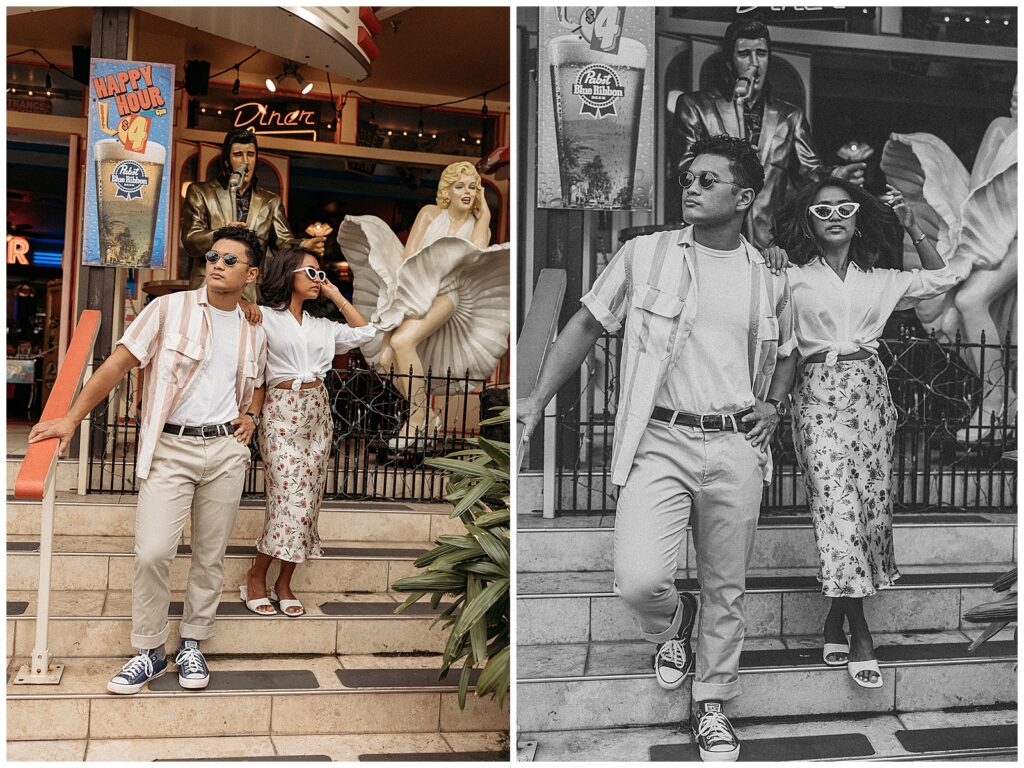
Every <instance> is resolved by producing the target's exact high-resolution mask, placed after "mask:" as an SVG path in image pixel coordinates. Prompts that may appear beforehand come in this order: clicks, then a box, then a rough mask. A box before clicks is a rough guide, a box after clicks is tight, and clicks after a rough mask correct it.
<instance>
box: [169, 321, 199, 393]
mask: <svg viewBox="0 0 1024 768" xmlns="http://www.w3.org/2000/svg"><path fill="white" fill-rule="evenodd" d="M205 357H206V349H205V347H203V346H202V345H201V344H199V343H198V342H195V341H193V340H192V339H190V338H188V337H187V336H184V335H182V334H180V333H178V332H177V331H168V332H166V333H165V334H164V349H163V353H162V355H161V360H160V377H161V378H163V379H166V380H167V381H171V382H174V384H175V385H177V386H179V387H183V386H185V384H186V382H187V381H188V378H189V376H190V375H191V374H192V372H193V371H194V370H195V369H196V368H198V367H199V366H200V365H201V364H202V362H203V360H204V359H205Z"/></svg>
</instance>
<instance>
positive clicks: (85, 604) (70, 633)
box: [7, 590, 447, 659]
mask: <svg viewBox="0 0 1024 768" xmlns="http://www.w3.org/2000/svg"><path fill="white" fill-rule="evenodd" d="M297 595H298V597H299V599H300V600H302V603H303V607H304V608H305V609H306V614H305V615H304V616H299V617H291V616H284V615H282V614H280V613H278V614H275V615H271V616H257V615H256V614H254V613H252V612H250V611H249V610H248V609H246V607H245V605H243V603H242V601H241V599H240V598H239V596H238V592H237V590H232V591H225V593H224V595H223V596H222V598H221V602H220V604H219V606H218V608H217V617H218V618H217V625H216V627H217V633H216V635H214V637H213V638H211V639H209V640H206V641H204V643H203V648H204V649H207V650H209V651H210V652H211V653H231V654H264V655H274V654H296V653H342V654H374V653H440V652H441V651H442V650H443V649H444V643H445V639H446V637H447V631H446V630H445V629H444V628H443V627H442V626H441V625H436V626H433V624H434V620H435V619H436V617H437V614H438V613H439V612H440V611H441V610H443V609H444V607H445V606H446V604H442V606H441V607H440V608H439V609H438V610H437V611H434V610H432V609H431V608H430V605H429V601H427V600H426V599H424V600H421V601H420V602H419V603H418V604H416V605H413V606H411V607H410V608H408V609H406V611H405V612H403V613H401V614H395V608H397V607H398V605H399V604H400V603H401V602H402V601H403V600H404V599H405V595H402V594H399V593H380V594H372V595H368V594H365V593H364V594H349V593H340V594H339V593H337V592H332V593H317V592H303V591H298V590H297ZM131 599H132V596H131V592H130V591H115V590H86V591H82V590H76V591H70V592H69V591H55V592H52V593H51V597H50V622H49V647H50V652H51V654H53V656H54V657H57V658H65V659H67V658H83V657H102V656H112V655H121V654H123V655H131V654H132V653H133V650H132V646H131V643H130V641H129V637H130V633H131ZM35 600H36V593H35V592H26V591H20V590H8V593H7V653H8V657H10V656H11V655H12V654H14V655H31V653H32V649H33V645H34V643H35V614H36V609H35V605H36V604H35ZM183 601H184V593H182V592H172V593H171V609H170V612H169V613H170V628H171V636H170V639H169V640H168V641H167V644H168V647H170V646H176V644H177V642H178V639H179V634H178V627H179V623H180V617H181V611H182V603H183Z"/></svg>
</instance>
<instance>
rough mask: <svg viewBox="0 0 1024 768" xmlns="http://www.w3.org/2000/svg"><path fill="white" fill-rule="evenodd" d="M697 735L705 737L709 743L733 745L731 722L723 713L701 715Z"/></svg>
mask: <svg viewBox="0 0 1024 768" xmlns="http://www.w3.org/2000/svg"><path fill="white" fill-rule="evenodd" d="M697 733H698V734H699V735H700V736H703V737H704V738H705V739H706V740H707V741H708V742H709V743H710V742H714V741H726V742H729V743H730V744H731V743H732V741H733V736H732V730H731V729H730V728H729V720H728V719H727V718H726V716H725V715H723V714H722V713H721V712H708V713H707V714H705V715H701V718H700V725H699V726H698V728H697Z"/></svg>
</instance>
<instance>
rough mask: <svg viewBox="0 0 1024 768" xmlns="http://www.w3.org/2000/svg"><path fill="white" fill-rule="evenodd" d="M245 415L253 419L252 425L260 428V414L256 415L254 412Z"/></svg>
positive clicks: (247, 412)
mask: <svg viewBox="0 0 1024 768" xmlns="http://www.w3.org/2000/svg"><path fill="white" fill-rule="evenodd" d="M245 415H246V416H248V417H249V418H250V419H252V423H253V424H254V425H255V427H256V429H259V428H260V417H259V415H258V414H255V413H253V412H252V411H246V412H245Z"/></svg>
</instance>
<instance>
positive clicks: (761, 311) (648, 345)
mask: <svg viewBox="0 0 1024 768" xmlns="http://www.w3.org/2000/svg"><path fill="white" fill-rule="evenodd" d="M740 240H741V241H742V243H743V245H744V248H745V250H746V254H747V258H748V259H749V261H750V278H751V284H750V297H751V301H750V323H749V330H748V334H747V339H746V351H747V362H748V367H749V373H750V383H751V389H752V391H753V393H754V396H755V397H757V398H758V399H761V400H764V398H765V397H767V395H768V387H769V385H770V384H771V378H772V375H773V374H774V372H775V361H776V358H777V357H786V356H788V355H789V354H790V353H791V352H792V351H793V349H794V348H795V346H796V337H795V334H794V333H793V309H792V305H791V302H790V301H789V284H788V282H787V280H786V277H785V275H780V276H774V275H772V274H771V272H770V271H769V270H768V268H767V266H766V265H765V263H764V259H763V258H762V256H761V254H760V253H759V252H758V250H757V249H756V248H754V247H753V246H752V245H750V243H748V242H747V241H746V240H745V239H744V238H742V237H741V238H740ZM693 250H694V249H693V227H684V228H683V229H681V230H671V231H667V232H657V233H655V234H653V235H645V236H642V237H637V238H634V239H633V240H630V241H629V242H628V243H626V244H625V245H624V246H623V247H622V248H620V249H619V252H618V253H617V254H615V257H614V258H613V259H612V261H611V262H610V263H609V264H608V266H607V267H606V268H605V270H604V272H602V273H601V276H600V277H598V278H597V280H596V281H595V282H594V286H593V288H591V290H590V293H588V294H587V295H585V296H584V297H583V298H582V299H581V301H582V302H583V305H584V306H585V307H586V308H587V309H589V310H590V313H591V314H592V315H593V316H594V317H595V318H596V319H597V320H598V321H599V322H600V323H601V325H603V326H604V328H605V330H607V331H608V332H609V333H619V332H620V331H622V330H623V327H625V333H624V334H623V345H622V360H621V363H620V369H619V397H618V406H617V408H616V414H615V440H614V445H613V449H612V482H613V483H614V484H615V485H624V484H625V482H626V478H627V477H628V475H629V471H630V469H631V468H632V466H633V458H634V456H636V450H637V447H638V446H639V445H640V439H641V437H643V433H644V430H645V429H646V428H647V423H648V422H649V421H650V419H651V413H652V412H653V411H654V405H655V400H656V399H657V396H658V393H659V392H660V391H661V388H662V387H663V386H664V384H665V377H666V376H667V374H668V370H669V367H670V363H671V362H672V359H673V357H674V356H675V354H676V353H677V351H678V349H679V348H680V345H682V344H684V343H685V342H686V339H687V338H688V337H689V335H690V332H691V331H692V330H693V322H694V319H695V317H696V314H697V300H696V299H697V293H696V292H697V291H699V290H701V286H700V284H699V282H698V280H697V277H696V272H695V270H694V267H693V259H694V253H693ZM715 289H716V290H728V286H715ZM691 291H692V295H691ZM688 375H693V376H700V375H702V372H701V371H692V372H688ZM770 478H771V460H770V456H769V461H768V462H767V466H766V469H765V482H768V481H769V480H770Z"/></svg>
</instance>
